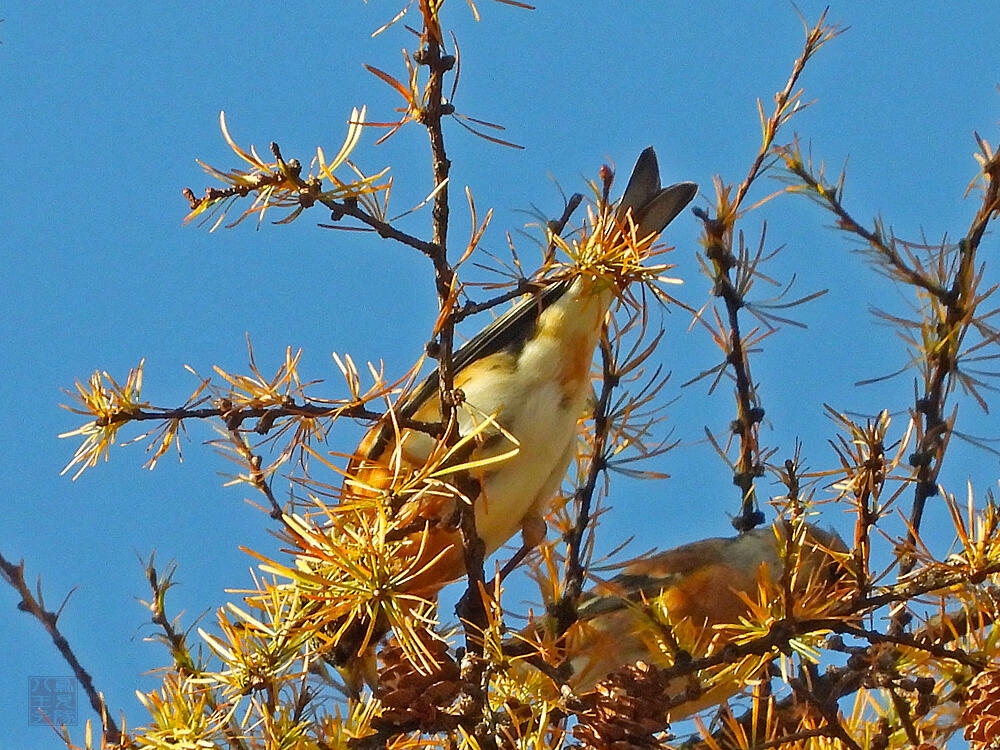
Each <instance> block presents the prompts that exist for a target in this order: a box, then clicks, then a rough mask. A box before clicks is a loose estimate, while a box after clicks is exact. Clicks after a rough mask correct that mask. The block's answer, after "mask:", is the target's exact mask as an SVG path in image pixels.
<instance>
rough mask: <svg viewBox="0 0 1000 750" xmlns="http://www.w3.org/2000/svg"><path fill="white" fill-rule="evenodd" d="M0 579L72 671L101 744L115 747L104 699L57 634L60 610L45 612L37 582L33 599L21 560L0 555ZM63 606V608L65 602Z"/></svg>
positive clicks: (114, 729)
mask: <svg viewBox="0 0 1000 750" xmlns="http://www.w3.org/2000/svg"><path fill="white" fill-rule="evenodd" d="M0 575H2V576H3V579H4V580H5V581H7V583H9V584H10V586H11V588H13V589H14V590H15V591H17V593H18V594H19V595H20V597H21V601H20V602H19V603H18V605H17V608H18V609H20V610H21V611H22V612H27V613H29V614H30V615H32V616H33V617H34V618H35V619H36V620H38V621H39V622H40V623H41V624H42V627H44V628H45V630H46V631H47V632H48V634H49V636H50V637H51V638H52V642H53V643H54V644H55V646H56V649H57V650H58V651H59V653H60V654H61V655H62V658H63V659H64V660H65V661H66V663H67V664H69V666H70V668H71V669H72V670H73V675H74V676H75V677H76V681H77V682H78V683H80V685H81V687H83V690H84V692H85V693H86V694H87V698H88V699H89V700H90V706H91V708H93V709H94V713H96V714H97V715H98V716H100V717H101V726H102V733H103V736H104V741H105V742H107V743H109V744H118V743H119V742H120V741H121V731H120V730H119V729H118V725H117V724H116V723H115V720H114V719H112V718H111V715H110V714H109V713H108V706H107V704H106V703H105V702H104V696H102V695H101V694H100V693H99V692H98V691H97V689H96V688H95V687H94V680H93V678H92V677H91V676H90V673H89V672H87V670H85V669H84V668H83V665H81V664H80V661H79V659H77V658H76V654H74V653H73V649H72V648H71V647H70V645H69V641H67V640H66V637H65V636H64V635H63V634H62V632H61V631H60V630H59V626H58V620H59V615H60V614H61V612H62V607H60V608H59V611H57V612H51V611H49V610H47V609H45V603H44V601H43V599H42V592H41V582H39V586H38V597H37V598H35V596H34V595H33V594H32V593H31V589H30V588H29V587H28V584H27V582H26V581H25V580H24V561H23V560H22V561H21V562H20V563H19V564H17V565H14V564H13V563H12V562H9V561H8V560H7V559H6V558H5V557H4V556H3V555H2V554H0ZM63 604H64V606H65V602H64V603H63Z"/></svg>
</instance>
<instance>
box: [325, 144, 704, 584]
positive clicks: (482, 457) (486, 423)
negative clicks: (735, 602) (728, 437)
mask: <svg viewBox="0 0 1000 750" xmlns="http://www.w3.org/2000/svg"><path fill="white" fill-rule="evenodd" d="M696 192H697V186H696V185H694V184H693V183H690V182H682V183H678V184H675V185H671V186H669V187H666V188H661V187H660V177H659V168H658V166H657V161H656V154H655V152H654V151H653V149H652V148H651V147H650V148H647V149H646V150H645V151H643V152H642V155H641V156H640V157H639V159H638V161H637V163H636V166H635V169H634V171H633V173H632V176H631V178H630V180H629V183H628V185H627V187H626V189H625V193H624V195H623V197H622V200H621V201H620V203H619V206H618V207H617V209H616V211H615V214H614V224H615V226H616V227H617V229H616V231H617V232H618V233H619V235H618V236H621V234H622V233H625V232H634V236H635V237H637V238H639V239H649V238H654V239H655V237H656V236H657V235H659V233H660V232H661V231H663V229H664V227H666V226H667V224H669V223H670V221H671V220H673V219H674V218H675V217H676V216H677V215H678V214H679V213H680V212H681V211H682V210H683V209H684V207H685V206H686V205H687V204H688V203H689V202H690V201H691V200H692V198H694V195H695V193H696ZM620 291H621V290H619V289H618V288H617V286H616V282H615V281H613V280H611V279H608V278H603V277H600V276H597V275H594V276H590V275H588V274H586V273H579V274H578V275H575V276H573V277H572V278H565V279H562V280H560V281H556V282H551V283H549V285H547V286H544V287H543V288H542V289H541V291H539V292H538V293H536V294H532V295H530V296H528V297H527V298H525V299H524V300H523V301H521V302H520V303H519V304H517V305H516V306H515V307H514V308H512V309H511V310H510V311H508V312H507V313H506V314H504V315H502V316H500V317H499V318H497V319H496V320H494V321H493V322H492V323H490V324H489V325H487V326H486V327H485V328H484V329H483V330H482V331H480V332H479V333H478V334H476V335H475V336H474V337H473V338H472V339H470V340H469V341H468V342H467V343H466V344H464V345H463V346H462V347H460V348H459V349H458V350H457V351H456V352H455V353H454V357H453V364H454V368H453V372H454V385H455V388H456V389H458V390H459V391H460V392H461V394H462V397H461V401H460V403H459V404H458V406H457V409H456V410H457V422H458V424H457V427H458V434H459V436H460V438H459V447H458V448H457V449H453V450H452V452H451V453H447V446H442V444H441V443H440V441H438V440H437V439H436V438H434V437H433V436H431V435H429V434H427V433H425V432H420V431H419V430H416V429H407V428H405V427H400V426H399V422H400V421H406V420H417V421H420V422H429V423H435V422H440V421H441V407H440V399H439V395H438V373H437V371H436V370H435V371H434V372H433V373H431V374H430V375H429V376H428V377H427V378H426V379H425V380H424V381H423V382H421V383H420V384H419V385H418V386H417V387H416V388H415V389H414V390H413V391H412V392H411V393H410V394H409V395H407V396H406V397H404V398H403V399H402V400H401V401H400V402H398V403H397V404H395V406H394V407H393V409H392V410H391V413H390V414H389V415H387V418H386V419H385V420H383V421H382V422H381V423H380V424H378V425H376V426H375V427H373V428H372V429H371V430H370V431H369V432H368V433H367V435H366V436H365V437H364V439H363V440H362V441H361V444H360V445H359V446H358V449H357V451H356V453H355V457H354V459H353V460H352V461H351V463H350V465H349V466H348V469H347V476H348V480H347V481H346V482H345V486H344V492H343V494H344V497H345V498H350V497H358V496H367V497H373V496H377V495H380V494H381V495H384V496H386V497H388V498H389V503H390V504H391V505H392V511H393V519H394V523H395V525H396V528H397V529H401V530H403V531H402V532H400V533H401V534H402V535H403V536H404V537H405V539H406V540H407V546H408V548H409V549H408V554H410V555H411V556H412V558H413V563H412V566H411V569H412V570H413V571H415V573H414V575H413V576H412V577H411V578H410V579H409V580H408V581H407V583H406V590H407V592H408V593H411V594H416V595H421V596H432V595H433V594H435V593H436V592H437V590H438V589H440V588H441V587H442V586H444V585H445V584H447V583H449V582H451V581H453V580H456V579H458V578H460V577H461V576H463V575H464V573H465V562H464V553H463V547H462V538H461V534H460V532H459V529H458V523H457V522H458V513H457V510H458V507H459V503H461V502H468V501H472V502H473V503H474V508H475V520H476V531H477V533H478V536H479V537H480V539H481V540H482V542H483V544H484V545H485V554H486V556H489V555H490V554H492V553H493V552H495V551H496V550H497V549H499V548H500V547H501V546H502V545H503V544H505V543H506V542H507V541H508V540H509V539H510V538H511V537H512V536H514V534H516V533H517V532H518V530H520V531H521V534H522V540H523V545H524V547H523V549H531V548H533V547H534V546H536V545H537V544H538V543H539V542H540V541H541V540H542V538H544V536H545V522H544V520H543V517H544V515H545V514H546V513H547V512H548V510H549V504H550V502H551V501H552V500H553V499H554V498H555V496H556V494H557V493H558V490H559V486H560V484H561V483H562V481H563V478H564V476H565V474H566V471H567V468H568V467H569V464H570V462H571V460H572V458H573V456H574V452H575V450H576V439H577V423H578V421H579V420H580V418H581V417H583V415H584V411H585V407H586V404H587V402H588V400H589V399H590V397H591V393H592V385H591V366H592V361H593V357H594V351H595V348H596V347H597V344H598V341H599V339H600V335H601V329H602V324H603V323H604V320H605V317H606V316H607V314H608V312H609V309H610V307H611V305H612V303H613V302H614V300H615V298H616V296H617V295H618V294H619V293H620ZM445 454H446V455H445ZM443 455H444V457H442V456H443ZM449 466H452V467H453V468H452V470H451V475H449ZM429 467H431V468H433V469H434V471H433V472H432V471H431V468H429ZM460 470H461V471H462V472H464V473H465V476H466V477H467V479H466V481H465V482H464V483H461V489H460V488H459V484H460V483H459V481H458V480H457V479H456V476H457V474H458V473H459V471H460ZM430 474H433V476H434V479H433V481H432V479H431V478H430V477H429V475H430ZM469 487H471V491H470V490H469V489H468V488H469Z"/></svg>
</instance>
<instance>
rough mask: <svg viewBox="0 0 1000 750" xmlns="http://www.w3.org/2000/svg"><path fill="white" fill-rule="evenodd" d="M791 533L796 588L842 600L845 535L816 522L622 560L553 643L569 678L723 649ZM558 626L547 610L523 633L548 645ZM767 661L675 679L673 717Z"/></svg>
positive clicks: (775, 568)
mask: <svg viewBox="0 0 1000 750" xmlns="http://www.w3.org/2000/svg"><path fill="white" fill-rule="evenodd" d="M790 538H791V539H794V540H795V544H793V545H791V548H792V549H796V550H798V552H797V558H798V562H797V564H795V565H789V566H788V570H790V571H794V576H793V578H792V580H791V584H792V591H793V592H794V593H795V594H796V595H798V596H802V595H804V594H805V593H806V592H807V591H808V592H809V593H810V597H811V604H810V606H816V607H832V606H835V603H836V601H837V600H838V599H837V596H835V595H834V593H833V591H832V587H833V586H834V585H835V584H836V582H837V581H838V580H839V579H840V577H841V576H842V574H843V572H844V570H845V569H844V568H843V567H842V566H841V560H842V555H843V554H844V553H846V547H845V546H844V543H843V542H842V541H841V540H840V537H838V536H837V535H836V534H835V533H832V532H828V531H825V530H824V529H821V528H819V527H818V526H816V525H813V524H807V523H798V524H793V523H792V522H789V521H780V522H778V523H776V524H774V525H773V526H765V527H759V528H757V529H753V530H751V531H748V532H746V533H743V534H740V535H739V536H735V537H714V538H709V539H701V540H699V541H695V542H691V543H689V544H684V545H682V546H679V547H675V548H673V549H668V550H665V551H662V552H658V553H655V554H650V555H645V556H643V557H640V558H637V559H635V560H632V561H629V562H627V563H623V564H621V565H619V566H615V569H617V570H620V572H619V573H618V574H617V575H615V576H614V577H612V578H609V579H607V580H602V581H599V582H598V583H597V584H596V585H595V586H594V587H593V589H591V590H589V591H587V592H585V593H584V594H582V595H581V599H580V602H579V603H578V608H577V620H576V622H575V623H573V624H572V625H571V626H570V628H569V630H568V631H567V632H566V634H565V638H564V639H562V643H561V646H560V647H559V649H556V650H561V654H560V655H559V656H557V657H553V656H552V654H553V653H554V650H553V649H551V648H546V651H548V653H549V654H550V659H551V658H554V659H555V661H557V662H560V663H561V664H562V665H563V668H562V672H563V673H564V674H565V673H566V672H568V673H569V674H568V677H567V678H565V681H566V684H568V685H569V686H570V687H571V688H572V689H573V691H574V692H576V693H577V694H582V693H585V692H587V691H589V690H592V689H593V688H594V687H595V686H596V685H597V684H598V683H600V682H601V681H603V680H605V679H606V678H608V677H609V675H612V674H613V673H615V672H616V671H618V670H620V669H622V668H625V667H628V666H629V665H633V664H636V663H637V662H645V663H646V664H647V665H649V664H652V665H659V666H665V667H666V666H671V665H673V664H675V663H677V662H678V661H679V660H678V659H677V655H678V653H680V652H681V651H683V652H684V654H685V655H686V656H690V657H692V658H695V659H697V658H701V657H704V656H708V655H710V654H712V653H717V652H718V651H719V650H720V649H722V648H723V647H724V646H726V645H727V644H729V643H730V642H731V640H730V638H729V637H728V636H727V630H726V628H724V627H723V626H725V625H732V624H738V623H740V621H741V618H749V617H751V610H752V608H753V607H752V605H751V602H755V601H757V599H758V592H759V591H760V588H761V582H762V581H763V582H767V583H768V584H770V585H771V586H777V585H779V583H780V581H781V580H782V575H783V574H784V572H785V570H786V564H785V559H784V556H785V553H786V549H787V548H788V547H789V539H790ZM765 585H766V584H765ZM817 597H818V598H817ZM551 627H552V620H551V618H541V619H540V620H539V621H538V622H536V623H534V624H532V625H529V627H528V628H526V629H525V630H524V631H522V633H521V635H520V637H519V640H521V641H523V642H525V643H529V644H544V643H548V644H549V645H550V646H551V644H552V641H551V638H548V639H547V638H546V636H545V633H544V630H545V629H549V630H551ZM541 650H542V649H541V648H539V652H541ZM760 666H761V664H760V663H759V662H757V663H753V662H750V663H747V664H745V665H744V668H743V669H742V670H737V671H736V672H735V673H730V674H728V675H725V679H721V680H719V681H717V682H712V681H708V682H706V683H699V682H698V679H697V677H696V676H693V675H692V676H691V677H681V678H675V679H674V680H671V681H670V683H669V684H668V686H667V688H666V691H665V692H666V694H667V696H668V697H669V698H670V703H671V704H672V707H671V709H670V719H671V720H672V721H679V720H681V719H683V718H685V717H687V716H690V715H692V714H694V713H696V712H698V711H701V710H703V709H704V708H707V707H709V706H713V705H716V704H718V703H720V702H722V701H723V700H725V699H727V698H729V697H731V696H732V695H735V694H736V693H737V692H739V691H740V690H741V689H743V688H744V687H745V685H746V682H747V681H749V680H752V679H753V678H754V677H755V675H756V674H757V672H759V669H760ZM692 686H693V687H694V689H693V690H692Z"/></svg>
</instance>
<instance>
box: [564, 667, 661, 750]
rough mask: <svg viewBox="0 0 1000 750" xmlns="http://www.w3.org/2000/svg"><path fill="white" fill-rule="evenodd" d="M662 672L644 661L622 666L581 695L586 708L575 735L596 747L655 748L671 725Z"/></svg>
mask: <svg viewBox="0 0 1000 750" xmlns="http://www.w3.org/2000/svg"><path fill="white" fill-rule="evenodd" d="M666 687H667V682H666V680H664V678H663V671H662V670H661V669H659V668H657V667H651V666H649V665H648V664H646V663H645V662H641V661H640V662H636V663H635V664H633V665H630V666H628V667H625V668H623V669H619V670H618V671H617V672H614V673H612V674H611V675H609V676H608V677H607V678H606V679H604V680H603V681H601V682H599V683H598V684H597V686H596V687H595V688H594V689H593V690H591V691H590V692H589V693H584V694H583V695H582V696H580V701H581V703H583V705H584V708H583V710H582V711H579V712H578V713H577V716H578V718H579V720H580V722H579V723H578V724H577V725H576V726H575V727H574V728H573V736H574V737H576V739H578V740H580V741H581V742H582V743H583V744H584V746H586V747H589V748H594V749H595V750H640V749H642V750H645V749H646V748H656V747H659V746H660V742H661V741H662V740H663V739H664V737H663V736H662V733H663V732H664V731H665V730H666V729H667V728H668V727H669V724H668V723H667V721H666V710H665V709H664V702H663V693H664V689H665V688H666Z"/></svg>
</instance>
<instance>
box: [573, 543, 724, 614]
mask: <svg viewBox="0 0 1000 750" xmlns="http://www.w3.org/2000/svg"><path fill="white" fill-rule="evenodd" d="M740 539H741V538H740V537H716V538H712V539H700V540H698V541H696V542H691V543H690V544H685V545H682V546H680V547H675V548H673V549H668V550H665V551H663V552H659V553H656V554H653V555H648V556H644V557H640V558H637V559H635V560H631V561H629V562H627V563H625V564H623V566H622V567H623V572H622V573H619V574H618V575H616V576H615V577H613V578H610V579H608V580H607V581H603V582H601V583H600V584H599V585H598V586H596V587H595V589H594V590H593V591H591V592H590V596H588V597H586V598H584V600H583V601H581V603H580V606H579V609H578V614H579V617H580V619H581V620H588V619H591V618H593V617H597V616H599V615H603V614H606V613H608V612H614V611H616V610H619V609H624V608H625V607H628V606H629V603H630V602H640V601H642V600H643V599H644V598H645V599H653V598H655V597H657V596H659V595H660V594H661V593H662V592H663V591H664V590H666V589H668V588H671V587H672V586H676V585H677V584H678V583H680V582H681V581H683V580H685V579H687V578H689V577H691V576H692V575H693V574H695V573H696V572H697V571H699V570H701V569H703V568H707V567H709V566H712V565H716V564H718V563H719V561H720V560H722V559H724V558H725V557H726V556H727V554H729V553H727V548H729V547H730V546H731V545H737V544H740V543H741V542H740Z"/></svg>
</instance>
